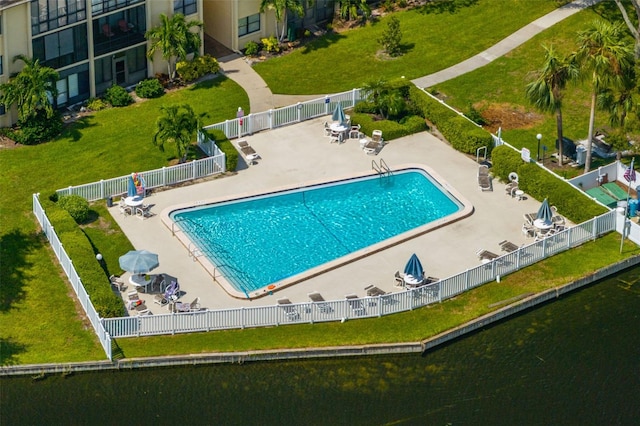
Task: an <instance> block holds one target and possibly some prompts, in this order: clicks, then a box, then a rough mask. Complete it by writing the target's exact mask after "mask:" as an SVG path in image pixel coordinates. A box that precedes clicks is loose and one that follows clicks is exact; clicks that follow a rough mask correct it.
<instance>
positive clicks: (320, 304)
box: [307, 291, 333, 314]
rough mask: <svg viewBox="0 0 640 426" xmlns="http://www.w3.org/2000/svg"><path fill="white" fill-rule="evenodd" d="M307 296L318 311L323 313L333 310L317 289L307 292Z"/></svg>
mask: <svg viewBox="0 0 640 426" xmlns="http://www.w3.org/2000/svg"><path fill="white" fill-rule="evenodd" d="M307 296H309V300H311V301H312V302H313V305H314V306H315V307H316V308H317V309H318V311H320V312H322V313H324V314H326V313H329V312H331V311H333V309H332V308H331V306H329V304H328V303H327V302H326V301H325V300H324V297H322V295H321V294H320V293H318V292H317V291H314V292H311V293H309V294H307Z"/></svg>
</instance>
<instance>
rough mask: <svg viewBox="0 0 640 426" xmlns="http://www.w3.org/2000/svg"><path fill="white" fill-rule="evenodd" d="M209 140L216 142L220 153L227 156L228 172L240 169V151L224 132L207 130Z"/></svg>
mask: <svg viewBox="0 0 640 426" xmlns="http://www.w3.org/2000/svg"><path fill="white" fill-rule="evenodd" d="M205 133H206V134H207V136H208V137H209V139H211V140H213V141H215V143H216V145H218V148H220V151H222V152H224V154H225V156H226V166H227V170H228V171H235V170H236V167H238V150H237V149H236V147H235V146H233V144H232V143H231V141H230V140H229V139H228V138H227V135H225V134H224V132H223V131H222V130H215V129H214V130H205Z"/></svg>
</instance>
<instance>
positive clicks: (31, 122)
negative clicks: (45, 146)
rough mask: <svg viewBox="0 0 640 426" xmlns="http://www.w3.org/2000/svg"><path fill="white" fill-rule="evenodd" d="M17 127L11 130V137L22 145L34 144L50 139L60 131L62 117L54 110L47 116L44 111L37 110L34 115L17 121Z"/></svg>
mask: <svg viewBox="0 0 640 426" xmlns="http://www.w3.org/2000/svg"><path fill="white" fill-rule="evenodd" d="M18 126H19V129H18V130H15V131H13V132H11V138H12V139H13V140H14V141H16V142H18V143H21V144H23V145H36V144H39V143H42V142H47V141H50V140H51V139H54V138H55V137H56V136H58V135H59V134H60V133H61V132H62V128H63V124H62V117H61V116H60V114H59V113H58V112H55V113H54V115H53V117H51V118H47V115H46V113H45V112H44V111H42V110H38V112H37V113H36V115H35V116H31V117H29V118H28V119H26V120H25V121H20V122H18Z"/></svg>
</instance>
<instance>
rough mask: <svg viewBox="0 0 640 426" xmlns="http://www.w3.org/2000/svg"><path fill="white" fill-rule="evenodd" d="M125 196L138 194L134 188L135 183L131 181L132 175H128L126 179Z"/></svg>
mask: <svg viewBox="0 0 640 426" xmlns="http://www.w3.org/2000/svg"><path fill="white" fill-rule="evenodd" d="M127 181H128V182H127V197H135V196H136V195H138V191H137V189H136V184H135V182H134V181H133V175H131V176H129V179H127Z"/></svg>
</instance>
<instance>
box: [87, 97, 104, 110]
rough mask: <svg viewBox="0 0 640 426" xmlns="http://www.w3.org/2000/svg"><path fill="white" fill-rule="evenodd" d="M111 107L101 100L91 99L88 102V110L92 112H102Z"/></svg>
mask: <svg viewBox="0 0 640 426" xmlns="http://www.w3.org/2000/svg"><path fill="white" fill-rule="evenodd" d="M108 106H109V105H107V103H106V102H105V101H103V100H102V99H100V98H91V99H89V100H88V101H87V109H89V110H90V111H101V110H103V109H105V108H107V107H108Z"/></svg>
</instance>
